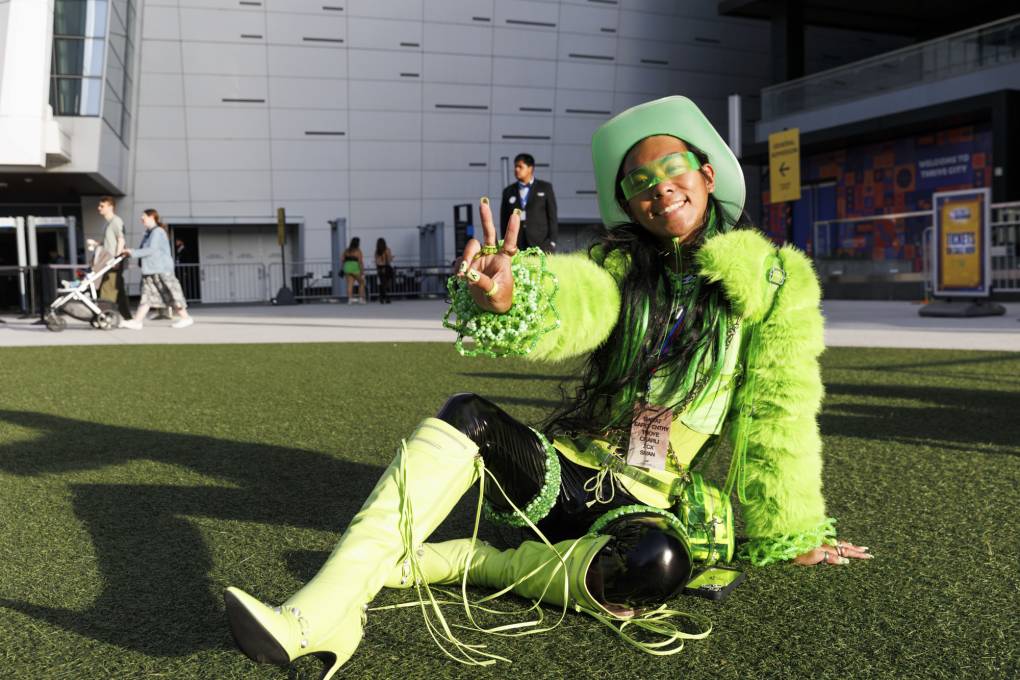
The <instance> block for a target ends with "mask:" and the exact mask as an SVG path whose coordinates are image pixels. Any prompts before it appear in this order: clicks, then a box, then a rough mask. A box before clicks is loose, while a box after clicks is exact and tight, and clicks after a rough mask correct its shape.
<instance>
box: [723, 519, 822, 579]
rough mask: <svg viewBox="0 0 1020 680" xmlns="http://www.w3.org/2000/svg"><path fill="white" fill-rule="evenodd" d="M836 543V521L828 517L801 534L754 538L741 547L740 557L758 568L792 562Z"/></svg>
mask: <svg viewBox="0 0 1020 680" xmlns="http://www.w3.org/2000/svg"><path fill="white" fill-rule="evenodd" d="M823 543H826V544H828V545H835V543H836V519H835V518H834V517H827V518H826V519H824V520H823V521H822V522H821V523H820V524H819V525H818V526H817V527H815V528H814V529H811V530H810V531H802V532H801V533H799V534H783V535H782V536H769V537H767V538H752V539H750V540H749V541H747V543H745V544H744V545H742V546H741V547H740V551H739V553H738V557H740V559H742V560H747V561H748V562H750V563H751V564H753V565H754V566H756V567H764V566H765V565H767V564H772V563H773V562H781V561H783V560H792V559H793V558H794V557H797V556H798V555H802V554H804V553H806V552H807V551H809V550H811V549H812V548H817V547H818V546H820V545H822V544H823Z"/></svg>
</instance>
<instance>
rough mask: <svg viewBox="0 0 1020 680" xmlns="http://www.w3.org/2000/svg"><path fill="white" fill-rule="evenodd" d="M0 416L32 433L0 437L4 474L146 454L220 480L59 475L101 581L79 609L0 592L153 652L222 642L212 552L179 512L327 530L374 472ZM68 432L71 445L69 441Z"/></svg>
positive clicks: (251, 447) (168, 437) (256, 448)
mask: <svg viewBox="0 0 1020 680" xmlns="http://www.w3.org/2000/svg"><path fill="white" fill-rule="evenodd" d="M0 420H3V421H8V422H11V423H16V424H17V425H19V426H22V427H29V428H32V429H33V430H35V431H36V432H37V433H38V434H39V437H38V438H36V439H33V440H31V441H24V442H13V443H7V444H5V445H2V446H0V470H3V471H4V472H7V473H10V474H14V475H26V476H32V475H45V474H53V473H63V472H69V471H79V470H88V469H98V468H101V467H107V466H114V465H118V464H122V463H128V462H130V461H142V460H146V461H158V462H160V463H166V464H169V465H175V466H183V467H186V468H189V469H191V470H194V471H196V472H199V473H201V474H203V475H208V476H211V477H215V478H218V479H221V480H223V481H224V482H225V485H224V486H216V485H202V486H176V485H159V484H93V483H71V484H69V485H68V489H69V490H70V497H71V504H72V507H73V511H74V513H75V515H76V517H77V518H78V519H79V520H80V521H81V522H82V524H83V525H84V527H85V528H86V530H87V531H88V533H89V535H90V537H91V540H92V544H93V547H94V552H95V554H96V559H97V565H96V566H97V568H98V569H99V571H100V572H101V580H102V588H101V591H100V593H99V594H98V596H97V597H96V598H95V600H94V601H93V602H92V604H91V606H89V607H88V608H87V609H85V610H77V609H68V608H60V607H50V606H43V605H39V604H33V603H31V602H26V601H21V600H15V599H11V598H3V599H0V606H3V607H7V608H9V609H13V610H16V611H19V612H22V613H24V614H27V615H29V616H32V617H35V618H38V619H41V620H43V621H46V622H49V623H50V624H52V625H54V626H58V627H61V628H64V629H67V630H70V631H74V632H76V633H78V634H80V635H83V636H85V637H89V638H93V639H95V640H100V641H103V642H106V643H109V644H111V645H116V646H118V647H122V648H125V649H131V650H136V651H140V652H143V653H145V654H149V655H154V656H182V655H191V654H194V653H195V652H196V650H201V649H205V648H210V647H229V646H231V643H230V642H229V637H228V634H227V626H226V622H225V620H224V618H223V615H222V610H223V606H222V600H221V599H220V594H219V593H220V588H221V587H222V584H217V583H214V582H213V581H212V580H211V579H210V577H209V572H210V569H211V568H212V557H211V555H210V552H209V549H208V547H207V546H206V543H205V540H204V539H203V537H202V535H201V532H200V529H199V527H197V526H196V525H195V524H194V523H193V522H191V521H189V520H188V518H189V517H196V516H197V517H209V518H214V519H221V520H239V521H245V522H262V523H267V524H273V525H286V526H296V527H307V528H311V529H317V530H324V531H336V530H339V529H342V528H343V527H344V526H345V525H346V522H347V520H349V519H350V518H351V517H352V516H353V515H354V513H355V512H356V511H357V510H358V508H359V507H360V504H361V500H362V499H363V498H364V497H365V496H366V494H367V493H368V492H369V490H370V489H371V488H372V487H373V486H374V484H375V482H376V481H377V480H378V478H379V475H380V472H381V470H380V468H378V467H374V466H370V465H365V464H361V463H352V462H350V461H345V460H340V459H337V458H333V457H330V456H328V455H325V454H321V453H315V452H310V451H305V450H300V449H292V448H287V447H281V446H268V445H262V444H250V443H242V442H233V441H227V440H222V439H216V438H212V437H206V436H194V435H184V434H169V433H165V432H152V431H147V430H140V429H134V428H124V427H114V426H110V425H100V424H95V423H90V422H86V421H80V420H73V419H70V418H64V417H60V416H54V415H46V414H41V413H32V412H20V411H0ZM72 441H74V442H76V445H75V446H70V445H69V443H70V442H72ZM338 491H342V492H338ZM320 564H321V562H320Z"/></svg>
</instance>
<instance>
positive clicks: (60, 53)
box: [52, 38, 104, 76]
mask: <svg viewBox="0 0 1020 680" xmlns="http://www.w3.org/2000/svg"><path fill="white" fill-rule="evenodd" d="M103 48H104V41H103V40H99V39H97V38H54V39H53V68H52V71H53V74H54V75H59V76H101V75H103Z"/></svg>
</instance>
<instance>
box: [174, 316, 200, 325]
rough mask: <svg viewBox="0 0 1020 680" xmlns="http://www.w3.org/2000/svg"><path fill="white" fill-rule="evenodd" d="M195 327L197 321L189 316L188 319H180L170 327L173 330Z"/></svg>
mask: <svg viewBox="0 0 1020 680" xmlns="http://www.w3.org/2000/svg"><path fill="white" fill-rule="evenodd" d="M193 325H195V320H194V319H193V318H192V317H190V316H189V317H188V318H186V319H178V320H177V321H174V322H173V323H172V324H170V327H171V328H187V327H188V326H193Z"/></svg>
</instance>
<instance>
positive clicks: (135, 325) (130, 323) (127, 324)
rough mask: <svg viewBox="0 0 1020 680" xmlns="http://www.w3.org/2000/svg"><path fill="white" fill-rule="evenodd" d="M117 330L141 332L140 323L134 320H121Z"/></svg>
mask: <svg viewBox="0 0 1020 680" xmlns="http://www.w3.org/2000/svg"><path fill="white" fill-rule="evenodd" d="M119 328H129V329H131V330H133V331H140V330H142V322H141V321H135V320H134V319H121V321H120V326H119Z"/></svg>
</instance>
